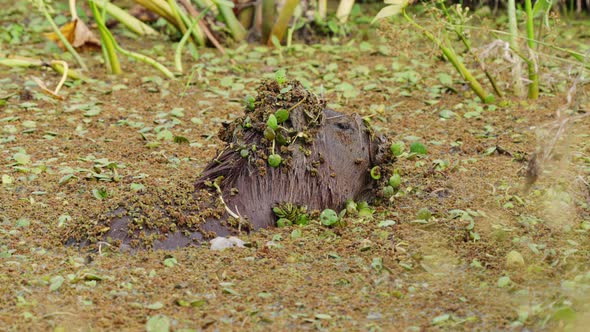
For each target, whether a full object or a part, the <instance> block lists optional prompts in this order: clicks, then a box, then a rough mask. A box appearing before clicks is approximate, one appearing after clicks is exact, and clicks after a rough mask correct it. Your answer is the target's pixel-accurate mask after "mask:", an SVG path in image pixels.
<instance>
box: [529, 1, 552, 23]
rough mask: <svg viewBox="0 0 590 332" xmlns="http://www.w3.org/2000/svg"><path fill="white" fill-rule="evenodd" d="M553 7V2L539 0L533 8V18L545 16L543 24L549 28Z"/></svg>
mask: <svg viewBox="0 0 590 332" xmlns="http://www.w3.org/2000/svg"><path fill="white" fill-rule="evenodd" d="M552 6H553V1H552V0H537V1H535V5H534V6H533V18H537V17H539V16H541V15H542V16H543V23H545V26H546V27H547V28H550V26H549V12H550V11H551V7H552Z"/></svg>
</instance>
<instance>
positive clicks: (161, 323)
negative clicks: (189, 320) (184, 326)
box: [145, 315, 170, 332]
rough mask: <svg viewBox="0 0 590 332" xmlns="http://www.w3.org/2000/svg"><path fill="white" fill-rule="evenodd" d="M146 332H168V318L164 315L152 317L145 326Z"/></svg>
mask: <svg viewBox="0 0 590 332" xmlns="http://www.w3.org/2000/svg"><path fill="white" fill-rule="evenodd" d="M145 330H146V331H147V332H168V331H170V318H168V317H167V316H164V315H156V316H152V317H150V318H149V319H148V321H147V323H146V324H145Z"/></svg>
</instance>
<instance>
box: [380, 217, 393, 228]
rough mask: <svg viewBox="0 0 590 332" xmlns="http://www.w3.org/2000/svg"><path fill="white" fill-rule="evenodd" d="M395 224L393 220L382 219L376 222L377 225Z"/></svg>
mask: <svg viewBox="0 0 590 332" xmlns="http://www.w3.org/2000/svg"><path fill="white" fill-rule="evenodd" d="M393 225H395V221H394V220H390V219H388V220H383V221H381V222H379V224H377V227H388V226H393Z"/></svg>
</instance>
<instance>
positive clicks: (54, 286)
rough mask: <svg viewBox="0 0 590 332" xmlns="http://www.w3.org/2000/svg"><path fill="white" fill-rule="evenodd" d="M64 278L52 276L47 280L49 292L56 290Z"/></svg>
mask: <svg viewBox="0 0 590 332" xmlns="http://www.w3.org/2000/svg"><path fill="white" fill-rule="evenodd" d="M64 280H65V279H64V277H62V276H54V277H51V279H50V280H49V282H50V285H49V290H50V291H52V292H54V291H56V290H58V289H59V288H60V287H61V285H62V284H63V283H64Z"/></svg>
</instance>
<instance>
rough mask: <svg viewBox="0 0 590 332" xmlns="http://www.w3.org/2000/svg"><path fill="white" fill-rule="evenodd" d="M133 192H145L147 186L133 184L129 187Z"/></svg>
mask: <svg viewBox="0 0 590 332" xmlns="http://www.w3.org/2000/svg"><path fill="white" fill-rule="evenodd" d="M129 187H130V188H131V190H133V191H145V186H144V185H143V184H141V183H132V184H130V185H129Z"/></svg>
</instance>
